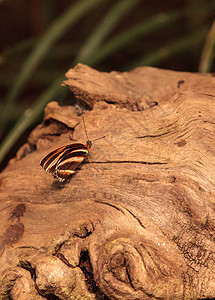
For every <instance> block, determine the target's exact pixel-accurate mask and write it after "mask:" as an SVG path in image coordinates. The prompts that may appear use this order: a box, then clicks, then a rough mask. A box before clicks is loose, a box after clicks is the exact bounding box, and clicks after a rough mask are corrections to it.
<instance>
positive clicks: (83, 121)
mask: <svg viewBox="0 0 215 300" xmlns="http://www.w3.org/2000/svg"><path fill="white" fill-rule="evenodd" d="M82 119H83V124H84V130H85V134H86V137H87V140H89V138H88V134H87V129H86V126H85V121H84V117H83V116H82Z"/></svg>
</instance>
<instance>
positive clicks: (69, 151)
mask: <svg viewBox="0 0 215 300" xmlns="http://www.w3.org/2000/svg"><path fill="white" fill-rule="evenodd" d="M88 153H89V149H88V148H87V147H86V146H85V145H83V144H70V145H67V146H64V147H61V148H58V149H56V150H54V151H52V152H50V153H49V154H48V155H46V156H45V157H44V158H43V159H42V160H41V162H40V164H41V166H42V167H43V168H44V169H45V171H46V172H49V173H51V174H52V175H53V176H54V177H56V178H57V179H58V180H59V181H62V182H64V181H68V180H69V179H70V178H71V176H72V175H73V174H74V173H75V170H76V169H77V167H78V165H80V164H81V163H82V161H83V160H84V158H85V157H86V155H87V154H88Z"/></svg>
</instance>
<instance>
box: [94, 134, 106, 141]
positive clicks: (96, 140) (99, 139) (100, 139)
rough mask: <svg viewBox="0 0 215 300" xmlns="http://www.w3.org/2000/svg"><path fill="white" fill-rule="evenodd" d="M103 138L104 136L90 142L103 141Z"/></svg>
mask: <svg viewBox="0 0 215 300" xmlns="http://www.w3.org/2000/svg"><path fill="white" fill-rule="evenodd" d="M105 137H106V135H104V136H102V137H100V138H98V139H95V140H92V142H94V141H98V140H101V139H103V138H105Z"/></svg>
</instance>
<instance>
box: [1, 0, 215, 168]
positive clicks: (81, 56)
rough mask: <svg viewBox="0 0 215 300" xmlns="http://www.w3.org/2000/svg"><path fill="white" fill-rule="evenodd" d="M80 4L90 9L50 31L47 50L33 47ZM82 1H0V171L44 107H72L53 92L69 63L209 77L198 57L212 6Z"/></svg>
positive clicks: (210, 0)
mask: <svg viewBox="0 0 215 300" xmlns="http://www.w3.org/2000/svg"><path fill="white" fill-rule="evenodd" d="M84 1H85V3H86V2H88V3H93V2H95V5H94V7H93V8H89V9H86V11H85V12H84V13H82V14H80V16H78V17H77V18H76V20H75V21H74V22H73V23H72V24H68V25H67V26H66V28H64V29H60V25H59V26H58V27H57V29H56V30H55V31H54V33H55V32H57V30H59V31H60V32H59V34H58V38H56V39H54V41H53V42H52V43H51V44H49V45H48V44H47V43H46V42H47V40H48V38H47V40H46V39H45V40H44V41H43V43H42V44H40V41H41V38H42V37H43V36H44V35H45V34H48V33H49V30H50V28H51V27H52V26H53V23H54V22H56V20H59V19H60V18H61V19H62V22H63V20H64V15H65V14H66V12H68V11H69V10H71V14H72V12H75V11H76V10H78V6H81V5H84V4H83V3H84ZM84 1H83V0H82V1H81V0H77V1H69V0H61V1H56V0H19V1H18V0H16V1H15V0H13V1H12V0H7V1H4V0H2V1H0V34H1V43H0V51H1V52H0V70H1V71H0V141H1V145H0V164H1V168H4V166H5V165H6V163H7V161H8V160H9V159H10V158H11V157H13V156H14V155H15V153H16V151H17V149H18V148H19V147H20V145H22V144H23V143H24V142H25V141H26V138H27V136H28V134H29V132H30V131H31V130H32V128H33V127H34V126H35V125H36V124H37V123H39V122H41V120H42V114H43V109H44V107H45V105H46V104H47V102H49V101H52V100H57V101H59V102H60V103H61V104H62V105H63V104H74V101H75V100H74V99H73V98H72V95H71V93H68V91H66V90H65V89H63V88H61V87H60V85H59V84H58V85H59V88H56V90H55V88H54V86H55V80H56V79H59V78H60V79H61V80H62V79H63V77H62V76H63V74H65V72H66V71H67V70H68V69H69V68H71V67H73V66H74V65H75V64H76V63H77V62H83V63H86V64H88V65H90V66H92V67H94V68H96V69H98V70H100V71H107V72H108V71H112V70H118V71H128V70H130V69H132V68H134V67H136V66H144V65H151V66H155V67H159V68H166V69H172V70H177V71H188V72H198V71H201V72H214V65H213V63H212V62H210V63H207V59H206V58H204V56H203V54H202V53H203V48H204V47H205V42H206V40H207V39H208V34H209V32H210V30H211V28H212V24H213V21H214V11H215V0H198V1H196V0H184V1H182V0H174V1H172V0H166V1H165V0H164V1H160V0H145V1H144V0H139V1H137V0H130V1H129V0H120V1H118V0H106V1H104V0H102V1H97V3H96V1H94V0H84ZM72 6H73V7H72ZM79 9H80V8H79ZM126 33H127V35H126ZM50 35H51V34H50ZM50 35H49V34H48V37H49V36H50ZM122 38H123V42H122V43H121V44H119V45H118V47H116V45H117V43H118V42H119V41H120V40H121V39H122ZM43 46H44V47H45V48H46V50H45V51H44V53H43V54H41V55H40V56H38V58H37V60H35V62H34V64H32V66H31V67H28V61H29V57H30V56H32V53H36V54H35V55H38V53H39V52H40V50H41V49H43ZM105 47H106V52H104V49H105ZM108 47H109V48H108ZM101 54H102V56H101ZM201 57H203V58H201ZM201 59H204V62H205V61H206V66H207V67H206V68H205V69H203V67H202V66H201V65H200V61H201ZM27 68H29V70H28V72H27V71H26V69H27ZM23 74H24V75H23ZM22 78H23V79H22ZM17 82H18V87H17V86H16V85H17ZM20 82H21V83H20ZM47 91H49V93H48V92H47ZM50 91H51V92H50ZM46 93H48V94H47V95H46ZM45 96H47V97H46V98H44V97H45Z"/></svg>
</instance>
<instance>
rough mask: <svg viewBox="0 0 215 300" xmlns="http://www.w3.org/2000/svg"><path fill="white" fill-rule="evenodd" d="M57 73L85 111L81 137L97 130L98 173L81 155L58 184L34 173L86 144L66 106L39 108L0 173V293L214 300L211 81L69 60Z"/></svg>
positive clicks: (94, 156)
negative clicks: (49, 157) (36, 120)
mask: <svg viewBox="0 0 215 300" xmlns="http://www.w3.org/2000/svg"><path fill="white" fill-rule="evenodd" d="M67 77H68V80H67V81H65V82H64V85H66V86H67V85H69V88H70V89H71V91H72V92H73V93H74V94H75V96H76V97H77V98H78V99H79V100H80V101H81V102H83V103H86V104H87V105H88V106H89V107H91V108H92V110H90V111H87V112H85V114H84V118H85V123H86V127H87V131H88V135H89V138H90V139H91V140H93V139H96V138H99V137H101V136H103V135H106V137H105V138H104V139H101V140H99V141H95V142H94V143H93V146H92V148H91V150H92V151H91V153H90V158H91V160H92V162H93V166H94V167H95V168H96V169H98V170H99V172H97V170H96V169H95V168H93V166H92V165H91V164H90V163H89V162H88V161H87V160H86V162H85V163H83V164H82V165H81V167H80V169H79V170H78V171H77V173H76V174H75V176H74V177H73V178H72V180H71V181H70V183H69V184H67V185H64V186H63V185H61V184H60V183H58V182H57V181H56V179H54V178H53V177H52V176H51V175H50V174H47V173H46V172H45V171H44V170H43V169H42V168H41V166H40V164H39V162H40V159H41V158H42V157H43V156H44V155H45V154H47V153H48V152H50V151H52V150H54V149H55V148H57V147H60V146H63V145H66V144H69V143H71V140H70V138H72V139H73V140H74V142H81V143H85V141H86V136H85V132H84V128H83V124H82V119H81V117H80V116H78V114H77V110H76V109H75V108H74V107H72V106H63V107H60V106H59V105H58V104H57V103H56V102H51V103H49V104H48V106H47V107H46V109H45V115H44V121H43V123H42V124H40V125H39V126H37V127H36V128H35V129H34V130H33V131H32V133H31V134H30V136H29V139H28V143H27V144H25V145H23V146H22V148H21V149H20V150H19V151H18V153H17V157H16V158H15V159H13V160H12V161H11V162H10V164H9V165H8V166H7V168H6V169H5V170H4V171H3V172H2V174H1V175H0V189H1V194H0V210H1V222H0V235H1V244H0V250H1V259H0V271H1V274H2V276H1V279H0V297H1V298H0V299H21V300H22V299H47V298H48V299H56V297H59V299H108V298H109V299H167V300H168V299H206V298H215V284H214V282H215V253H214V249H215V245H214V239H215V234H214V229H215V185H214V182H215V139H214V136H215V79H214V77H212V76H210V75H201V74H191V73H183V72H173V71H169V70H159V69H156V68H150V67H145V68H144V67H143V68H138V69H135V70H133V71H131V72H125V73H119V72H111V73H102V72H98V71H96V70H93V69H91V68H90V67H87V66H84V65H81V64H79V65H78V66H77V67H76V68H74V69H71V70H69V72H68V73H67ZM62 88H63V87H62ZM64 88H65V87H64ZM54 295H55V296H56V297H55V296H54Z"/></svg>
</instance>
